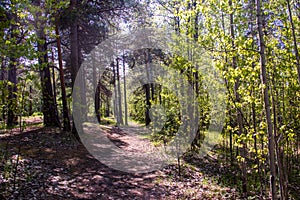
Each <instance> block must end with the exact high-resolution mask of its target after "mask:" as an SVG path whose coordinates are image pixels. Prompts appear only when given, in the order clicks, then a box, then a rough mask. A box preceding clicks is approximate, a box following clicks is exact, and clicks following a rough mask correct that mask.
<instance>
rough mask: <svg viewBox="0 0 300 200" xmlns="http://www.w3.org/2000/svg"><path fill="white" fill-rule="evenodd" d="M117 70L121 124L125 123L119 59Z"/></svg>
mask: <svg viewBox="0 0 300 200" xmlns="http://www.w3.org/2000/svg"><path fill="white" fill-rule="evenodd" d="M116 70H117V81H118V83H117V86H118V88H117V90H118V111H119V112H118V115H119V122H120V124H124V123H123V113H122V95H121V81H120V66H119V59H118V58H117V65H116Z"/></svg>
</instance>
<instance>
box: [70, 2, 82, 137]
mask: <svg viewBox="0 0 300 200" xmlns="http://www.w3.org/2000/svg"><path fill="white" fill-rule="evenodd" d="M77 7H78V0H70V8H71V12H72V16H73V21H72V22H73V23H72V25H71V27H70V49H71V55H70V58H71V79H72V87H73V86H74V83H75V79H76V75H77V72H78V70H79V54H78V53H79V44H78V16H77ZM73 89H74V88H73ZM75 89H77V90H80V88H75ZM77 93H78V94H80V91H77ZM81 104H82V102H81V98H80V97H78V98H75V99H73V106H74V105H80V106H81ZM73 110H74V108H73ZM77 117H80V118H83V116H82V115H81V114H80V116H77ZM81 121H82V120H81ZM76 129H78V130H76ZM81 130H82V124H77V127H75V123H74V120H73V126H72V133H73V134H74V136H75V138H76V139H77V140H78V141H80V138H79V135H78V131H81Z"/></svg>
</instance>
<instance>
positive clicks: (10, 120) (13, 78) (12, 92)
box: [7, 58, 18, 127]
mask: <svg viewBox="0 0 300 200" xmlns="http://www.w3.org/2000/svg"><path fill="white" fill-rule="evenodd" d="M8 81H9V82H10V84H9V85H8V92H9V93H8V111H7V126H8V127H13V126H14V125H16V124H17V123H18V120H17V116H16V115H15V113H16V112H17V102H16V101H17V95H16V92H17V68H16V59H14V58H11V59H10V64H9V68H8Z"/></svg>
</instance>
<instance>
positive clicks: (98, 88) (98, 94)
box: [95, 80, 101, 123]
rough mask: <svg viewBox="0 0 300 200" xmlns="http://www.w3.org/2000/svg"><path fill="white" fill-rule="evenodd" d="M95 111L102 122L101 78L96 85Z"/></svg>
mask: <svg viewBox="0 0 300 200" xmlns="http://www.w3.org/2000/svg"><path fill="white" fill-rule="evenodd" d="M95 112H96V117H97V120H98V122H99V123H100V122H101V112H100V80H99V82H98V84H97V87H96V92H95Z"/></svg>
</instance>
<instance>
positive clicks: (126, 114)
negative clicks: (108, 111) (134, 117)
mask: <svg viewBox="0 0 300 200" xmlns="http://www.w3.org/2000/svg"><path fill="white" fill-rule="evenodd" d="M123 78H124V114H125V116H124V117H125V125H126V126H127V125H128V110H127V94H126V74H125V55H123Z"/></svg>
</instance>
